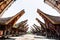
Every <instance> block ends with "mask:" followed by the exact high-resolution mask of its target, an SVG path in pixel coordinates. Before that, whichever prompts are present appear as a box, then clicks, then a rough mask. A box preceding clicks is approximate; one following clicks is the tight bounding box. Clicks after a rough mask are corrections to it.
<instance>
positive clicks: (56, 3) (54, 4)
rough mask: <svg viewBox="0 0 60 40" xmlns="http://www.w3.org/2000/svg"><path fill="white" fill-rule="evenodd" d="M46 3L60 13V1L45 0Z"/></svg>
mask: <svg viewBox="0 0 60 40" xmlns="http://www.w3.org/2000/svg"><path fill="white" fill-rule="evenodd" d="M44 2H45V3H47V4H48V5H50V6H51V7H52V8H54V9H55V10H57V11H58V12H59V13H60V0H44Z"/></svg>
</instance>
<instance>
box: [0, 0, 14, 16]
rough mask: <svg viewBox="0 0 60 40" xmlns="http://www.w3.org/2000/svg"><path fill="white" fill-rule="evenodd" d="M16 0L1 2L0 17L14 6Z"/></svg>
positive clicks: (0, 0)
mask: <svg viewBox="0 0 60 40" xmlns="http://www.w3.org/2000/svg"><path fill="white" fill-rule="evenodd" d="M14 1H15V0H0V16H2V14H3V13H4V12H5V11H6V10H7V9H8V8H9V7H10V6H11V5H12V4H13V2H14Z"/></svg>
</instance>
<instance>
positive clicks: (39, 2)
mask: <svg viewBox="0 0 60 40" xmlns="http://www.w3.org/2000/svg"><path fill="white" fill-rule="evenodd" d="M43 1H44V0H16V1H15V2H14V3H13V4H12V6H11V7H9V8H8V10H7V11H6V12H5V13H4V14H3V16H2V17H10V16H13V15H15V14H16V13H18V12H19V11H21V10H22V9H24V10H25V14H24V15H23V16H22V17H21V18H20V19H19V20H18V21H17V23H19V22H21V21H23V20H26V19H28V24H29V26H32V25H33V24H37V25H39V23H38V22H37V21H36V20H35V18H39V19H40V20H41V21H42V22H44V21H43V19H42V18H41V17H40V16H39V15H38V13H37V12H36V11H37V8H38V9H40V10H42V11H43V12H45V13H46V14H50V15H54V16H60V14H59V13H58V12H57V11H56V10H55V9H53V8H52V7H50V6H49V5H47V4H46V3H44V2H43Z"/></svg>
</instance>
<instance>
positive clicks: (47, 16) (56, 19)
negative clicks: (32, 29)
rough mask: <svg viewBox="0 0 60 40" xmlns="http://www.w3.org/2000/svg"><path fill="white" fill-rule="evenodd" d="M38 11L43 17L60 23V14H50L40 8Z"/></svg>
mask: <svg viewBox="0 0 60 40" xmlns="http://www.w3.org/2000/svg"><path fill="white" fill-rule="evenodd" d="M37 12H38V14H39V15H40V16H41V17H43V19H44V18H46V19H47V20H49V21H50V22H51V23H53V24H60V17H59V16H51V15H48V14H46V13H44V12H42V11H41V10H39V9H37Z"/></svg>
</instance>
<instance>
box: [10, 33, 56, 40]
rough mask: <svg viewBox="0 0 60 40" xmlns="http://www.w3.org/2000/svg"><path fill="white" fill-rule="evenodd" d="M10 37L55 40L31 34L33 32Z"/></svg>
mask: <svg viewBox="0 0 60 40" xmlns="http://www.w3.org/2000/svg"><path fill="white" fill-rule="evenodd" d="M11 38H14V39H15V40H55V39H47V38H46V37H44V36H37V35H33V34H26V35H23V36H19V37H11Z"/></svg>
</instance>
